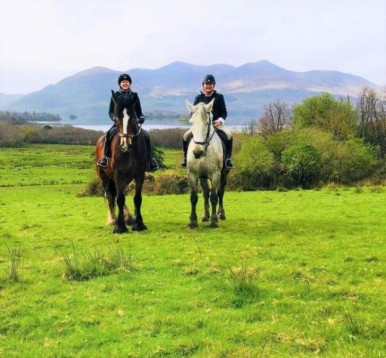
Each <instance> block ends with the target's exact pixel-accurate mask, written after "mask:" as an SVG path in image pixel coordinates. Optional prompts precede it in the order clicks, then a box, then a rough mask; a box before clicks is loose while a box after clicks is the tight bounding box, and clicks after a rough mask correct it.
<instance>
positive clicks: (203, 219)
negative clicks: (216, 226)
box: [201, 216, 209, 223]
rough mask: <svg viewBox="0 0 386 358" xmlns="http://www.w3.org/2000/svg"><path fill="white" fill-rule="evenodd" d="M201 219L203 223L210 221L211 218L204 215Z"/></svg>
mask: <svg viewBox="0 0 386 358" xmlns="http://www.w3.org/2000/svg"><path fill="white" fill-rule="evenodd" d="M201 221H202V222H203V223H205V222H207V221H209V218H208V217H207V216H203V217H202V218H201Z"/></svg>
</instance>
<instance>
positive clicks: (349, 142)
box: [0, 88, 386, 190]
mask: <svg viewBox="0 0 386 358" xmlns="http://www.w3.org/2000/svg"><path fill="white" fill-rule="evenodd" d="M2 113H4V112H2ZM44 115H45V116H46V114H44ZM10 116H11V114H8V115H7V116H6V118H7V120H3V119H2V118H4V117H2V116H1V113H0V146H10V147H18V146H23V145H26V144H28V143H47V144H86V145H94V144H95V143H96V141H97V139H98V138H99V137H100V136H101V135H102V132H97V131H92V130H86V129H80V128H75V127H72V126H52V127H51V126H48V125H45V126H44V125H43V126H42V125H36V124H31V123H28V122H27V121H24V122H21V123H20V122H18V121H10V120H9V118H10ZM13 116H15V114H13ZM23 116H24V117H25V116H27V115H26V114H23V115H22V116H16V117H15V118H22V117H23ZM31 116H33V117H34V118H37V117H39V114H36V113H34V114H29V115H28V116H27V117H28V118H30V117H31ZM42 116H43V114H41V115H40V117H42ZM54 117H55V116H54ZM46 118H51V117H50V116H48V117H47V116H46ZM183 132H184V130H183V129H181V128H180V129H177V128H176V129H168V130H151V131H150V136H151V139H152V144H153V146H154V154H155V156H156V157H157V160H158V161H159V162H160V163H163V162H164V160H163V152H162V150H161V149H162V148H172V149H181V138H182V135H183ZM234 152H235V155H234V158H235V164H236V168H235V169H234V170H232V171H231V175H230V176H229V181H228V182H229V187H230V188H232V189H234V190H256V189H271V190H272V189H277V188H289V189H291V188H297V187H302V188H314V187H318V186H323V185H326V184H328V183H336V184H345V185H353V184H357V183H360V182H361V181H362V182H363V181H364V180H368V181H369V182H371V183H373V184H377V183H384V182H385V178H386V164H385V157H386V92H384V93H383V94H380V93H377V92H376V91H375V90H373V89H369V88H364V89H363V90H362V91H361V93H360V95H359V97H358V99H357V100H356V101H355V103H354V102H353V101H351V99H350V98H348V97H347V98H343V99H336V98H334V97H333V96H332V95H331V94H329V93H324V94H322V95H317V96H312V97H308V98H305V99H304V100H303V101H302V102H301V103H299V104H296V105H294V106H292V107H291V106H290V105H289V104H287V103H285V102H282V101H280V100H276V101H274V102H272V103H267V104H266V105H265V106H264V113H263V115H262V117H261V118H258V119H256V120H254V121H251V122H250V123H249V124H247V125H246V126H245V127H244V130H243V132H242V133H234ZM162 166H163V165H162ZM163 167H164V166H163Z"/></svg>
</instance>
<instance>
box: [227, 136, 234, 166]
mask: <svg viewBox="0 0 386 358" xmlns="http://www.w3.org/2000/svg"><path fill="white" fill-rule="evenodd" d="M225 147H226V159H225V168H227V169H233V162H232V148H233V138H231V139H229V140H227V141H226V143H225Z"/></svg>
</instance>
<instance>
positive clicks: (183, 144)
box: [181, 140, 189, 168]
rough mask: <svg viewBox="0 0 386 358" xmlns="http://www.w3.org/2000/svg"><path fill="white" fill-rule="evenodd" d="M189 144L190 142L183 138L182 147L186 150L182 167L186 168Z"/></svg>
mask: <svg viewBox="0 0 386 358" xmlns="http://www.w3.org/2000/svg"><path fill="white" fill-rule="evenodd" d="M188 144H189V142H187V141H184V140H182V148H183V150H184V159H183V161H182V163H181V167H182V168H186V155H187V153H188Z"/></svg>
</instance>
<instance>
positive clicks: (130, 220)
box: [123, 204, 134, 225]
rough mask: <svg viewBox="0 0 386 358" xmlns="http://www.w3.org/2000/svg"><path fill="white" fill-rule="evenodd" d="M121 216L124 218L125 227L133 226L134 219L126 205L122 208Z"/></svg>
mask: <svg viewBox="0 0 386 358" xmlns="http://www.w3.org/2000/svg"><path fill="white" fill-rule="evenodd" d="M123 214H124V217H125V223H126V224H127V225H133V224H134V218H133V215H131V213H130V210H129V208H128V207H127V205H126V204H125V205H124V207H123Z"/></svg>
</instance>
